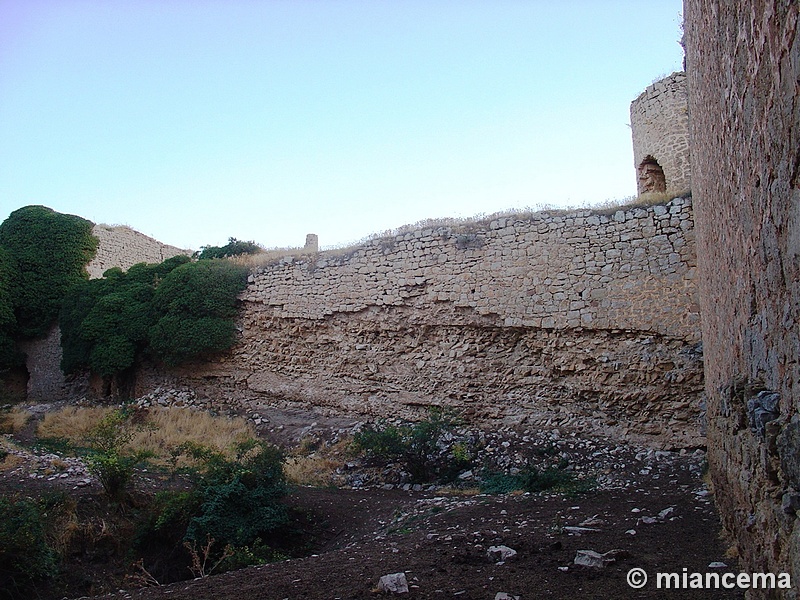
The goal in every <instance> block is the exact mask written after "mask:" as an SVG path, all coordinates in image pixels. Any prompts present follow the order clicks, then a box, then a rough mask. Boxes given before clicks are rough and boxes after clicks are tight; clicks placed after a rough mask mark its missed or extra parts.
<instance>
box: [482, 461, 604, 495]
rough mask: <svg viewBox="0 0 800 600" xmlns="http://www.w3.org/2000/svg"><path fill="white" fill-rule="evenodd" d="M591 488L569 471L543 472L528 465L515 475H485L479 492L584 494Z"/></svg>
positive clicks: (552, 468) (552, 470) (554, 470)
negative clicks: (550, 491) (549, 491)
mask: <svg viewBox="0 0 800 600" xmlns="http://www.w3.org/2000/svg"><path fill="white" fill-rule="evenodd" d="M590 487H591V482H590V481H588V480H579V479H576V478H575V475H574V474H573V473H572V472H571V471H566V470H563V468H557V467H548V468H546V469H544V470H539V469H536V468H535V467H532V466H530V465H528V466H527V467H525V468H524V469H522V470H521V471H520V472H519V473H517V474H510V473H487V474H484V476H483V478H482V481H481V491H482V492H484V493H486V494H508V493H510V492H515V491H525V492H531V493H537V492H544V491H548V490H553V491H560V492H564V493H567V494H577V493H582V492H586V491H588V490H589V488H590Z"/></svg>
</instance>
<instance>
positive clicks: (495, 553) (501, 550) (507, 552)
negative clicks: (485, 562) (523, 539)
mask: <svg viewBox="0 0 800 600" xmlns="http://www.w3.org/2000/svg"><path fill="white" fill-rule="evenodd" d="M486 554H487V556H488V557H489V560H493V561H495V562H506V561H509V560H513V559H514V558H516V556H517V551H516V550H514V549H513V548H509V547H508V546H489V549H488V550H487V551H486Z"/></svg>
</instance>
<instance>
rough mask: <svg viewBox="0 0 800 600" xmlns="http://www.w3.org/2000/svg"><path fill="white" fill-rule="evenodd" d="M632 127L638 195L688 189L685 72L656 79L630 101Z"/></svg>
mask: <svg viewBox="0 0 800 600" xmlns="http://www.w3.org/2000/svg"><path fill="white" fill-rule="evenodd" d="M631 130H632V135H633V161H634V166H635V168H636V187H637V190H638V192H639V194H640V195H641V194H644V193H647V192H671V193H674V194H676V195H677V194H679V193H682V192H685V191H688V190H690V189H691V162H690V158H689V114H688V101H687V93H686V74H685V73H682V72H681V73H673V74H672V75H670V76H669V77H665V78H664V79H661V80H659V81H656V82H655V83H654V84H652V85H651V86H649V87H648V88H647V89H645V91H644V92H642V93H641V94H640V95H639V97H638V98H636V100H634V101H633V102H631Z"/></svg>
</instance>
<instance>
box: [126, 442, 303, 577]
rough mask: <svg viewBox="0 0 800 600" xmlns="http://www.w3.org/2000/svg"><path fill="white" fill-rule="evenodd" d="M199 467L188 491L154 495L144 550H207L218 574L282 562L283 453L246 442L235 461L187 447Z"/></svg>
mask: <svg viewBox="0 0 800 600" xmlns="http://www.w3.org/2000/svg"><path fill="white" fill-rule="evenodd" d="M178 452H182V453H185V454H187V455H189V456H191V457H192V458H194V459H195V460H196V461H199V463H198V464H199V466H198V467H196V468H193V469H190V470H189V475H190V477H191V479H192V480H193V487H192V489H191V490H189V491H173V492H162V493H160V494H159V495H158V498H157V503H156V505H157V506H156V510H155V511H154V514H153V518H152V519H151V521H150V522H149V523H148V525H147V526H146V527H145V528H144V529H143V531H142V532H141V533H140V535H139V540H138V545H139V547H140V548H142V549H144V548H146V547H148V546H152V545H153V544H162V545H163V544H165V543H166V544H168V545H172V551H173V552H174V549H175V548H178V547H181V546H183V547H186V548H189V549H190V551H191V550H192V549H194V550H195V551H198V550H197V549H198V548H203V547H205V548H206V549H208V548H210V550H211V551H210V553H209V556H208V557H206V558H207V559H208V561H209V563H210V564H217V563H219V566H218V567H217V570H218V571H221V570H230V569H233V568H240V567H243V566H247V565H252V564H263V563H264V562H269V561H272V560H276V559H278V558H282V557H283V556H282V555H281V554H280V553H279V552H277V551H276V550H275V544H276V543H279V542H280V540H279V539H278V538H280V537H281V535H282V533H283V532H285V531H286V529H287V526H288V525H289V523H290V515H289V511H288V509H287V507H286V505H285V504H283V503H282V499H283V497H284V496H285V495H286V492H287V485H286V478H285V475H284V471H283V455H282V454H281V452H280V451H279V450H278V449H277V448H275V447H274V446H271V445H269V444H267V443H266V442H263V441H259V440H253V439H249V440H246V441H244V442H241V443H240V444H239V445H238V446H237V447H236V448H235V456H234V458H226V457H225V456H224V455H223V454H222V453H220V452H217V451H215V450H212V449H209V448H207V447H204V446H202V445H199V444H195V443H190V444H185V445H184V446H183V447H182V448H179V449H178Z"/></svg>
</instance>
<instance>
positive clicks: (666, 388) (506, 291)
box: [138, 198, 704, 447]
mask: <svg viewBox="0 0 800 600" xmlns="http://www.w3.org/2000/svg"><path fill="white" fill-rule="evenodd" d="M694 268H695V267H694V255H693V229H692V220H691V200H690V199H688V198H678V199H675V200H674V201H672V202H671V203H669V204H667V205H659V206H652V207H648V208H630V209H627V210H619V211H616V212H614V213H612V214H605V215H601V214H592V213H590V212H589V211H576V212H575V213H571V214H559V215H550V214H539V215H533V216H531V217H526V218H518V219H514V218H506V219H499V220H497V221H492V222H487V223H484V224H475V226H474V227H473V228H472V229H471V230H470V232H469V233H464V232H457V231H453V230H451V229H448V228H447V227H443V228H439V229H430V230H420V231H417V232H412V233H409V234H403V235H400V236H396V237H394V238H392V239H390V240H386V239H384V240H376V241H375V242H374V243H369V244H367V245H366V246H363V247H360V248H356V249H354V250H353V251H352V252H351V253H348V254H345V255H341V254H336V253H332V254H327V253H321V254H319V255H318V256H314V257H302V258H297V259H291V260H289V259H287V260H284V261H281V262H279V263H277V264H275V265H272V266H268V267H265V268H262V269H260V270H259V271H258V272H256V273H255V274H253V275H252V276H251V280H250V284H249V286H248V288H247V290H246V291H245V292H244V293H243V294H242V300H243V311H242V313H241V318H240V321H239V328H240V330H241V338H240V341H239V343H237V345H236V346H235V347H234V348H233V349H232V350H231V351H230V352H229V353H227V354H226V355H224V356H222V357H220V358H219V359H218V360H216V361H214V362H213V363H211V364H206V365H194V366H191V367H187V368H184V369H182V370H180V371H176V372H175V373H176V376H178V377H179V379H181V380H182V381H183V382H185V383H186V385H189V386H190V387H192V388H194V389H197V390H198V393H200V395H201V396H217V397H220V396H222V397H225V398H226V399H237V400H238V401H248V400H259V399H260V400H265V401H270V402H273V403H281V402H283V403H290V404H291V403H294V404H298V405H306V406H313V407H324V408H327V409H330V410H331V411H337V412H347V413H353V414H361V415H364V416H367V417H377V416H382V417H401V418H410V419H414V418H418V417H420V416H422V415H424V414H425V410H426V408H427V407H430V406H449V407H452V408H454V409H456V410H458V411H459V412H461V413H462V414H464V415H465V416H466V417H467V418H470V419H472V420H475V421H487V422H492V423H494V424H523V423H524V424H527V425H530V426H544V427H560V426H567V427H574V428H575V429H577V430H580V431H586V432H589V433H596V434H600V435H608V436H614V437H618V438H619V439H627V440H632V441H638V442H645V443H651V444H655V445H659V446H664V447H697V446H701V445H703V443H704V441H703V439H702V436H701V435H700V432H699V426H698V418H699V416H700V396H701V391H702V354H701V350H700V347H699V324H698V320H699V319H698V314H697V312H696V307H697V304H696V292H695V289H696V288H695V281H694ZM159 383H161V382H160V381H157V380H148V377H147V376H144V375H143V376H142V377H140V386H142V387H141V388H140V389H139V390H138V392H139V393H140V394H143V393H145V392H146V391H147V389H146V388H147V386H151V387H155V386H157V385H158V384H159Z"/></svg>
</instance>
